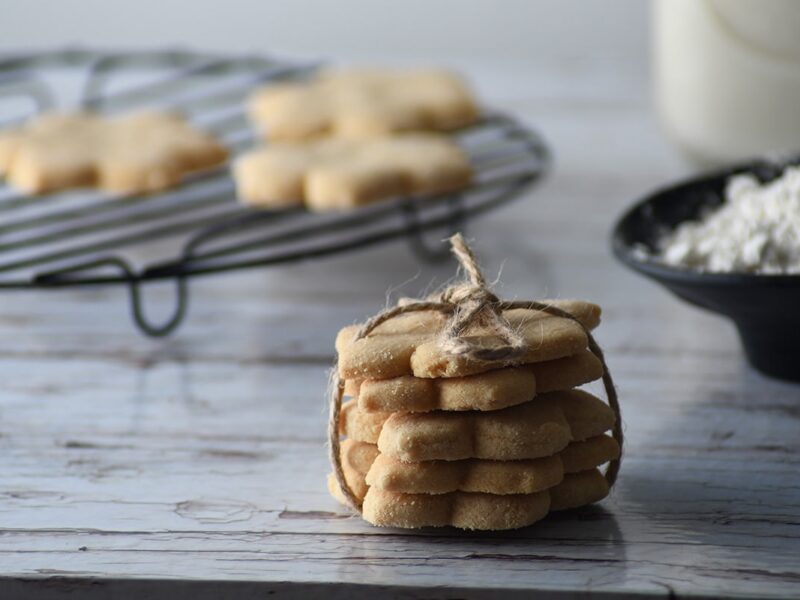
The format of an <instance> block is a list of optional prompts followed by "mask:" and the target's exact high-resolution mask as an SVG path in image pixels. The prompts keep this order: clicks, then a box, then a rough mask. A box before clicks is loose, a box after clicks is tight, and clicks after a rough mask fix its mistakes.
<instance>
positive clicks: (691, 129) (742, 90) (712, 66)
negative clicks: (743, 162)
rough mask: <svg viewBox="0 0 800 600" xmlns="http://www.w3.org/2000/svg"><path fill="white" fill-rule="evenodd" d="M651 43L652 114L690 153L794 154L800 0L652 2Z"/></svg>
mask: <svg viewBox="0 0 800 600" xmlns="http://www.w3.org/2000/svg"><path fill="white" fill-rule="evenodd" d="M653 43H654V47H653V62H654V64H653V66H654V84H655V100H656V105H657V108H658V112H659V114H660V117H661V120H662V123H663V125H664V127H665V129H666V131H667V134H668V135H669V136H670V137H671V138H672V139H673V141H674V142H675V143H676V144H678V146H679V147H681V148H682V149H683V150H684V151H686V152H687V153H688V154H689V155H690V156H692V157H694V158H696V159H698V160H700V161H702V162H704V163H713V164H720V163H726V162H731V161H736V160H740V159H745V158H750V157H752V156H755V155H761V154H771V153H777V154H784V153H791V152H793V151H794V152H798V153H800V0H656V1H655V2H654V8H653Z"/></svg>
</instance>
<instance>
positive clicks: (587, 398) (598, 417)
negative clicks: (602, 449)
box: [541, 390, 616, 442]
mask: <svg viewBox="0 0 800 600" xmlns="http://www.w3.org/2000/svg"><path fill="white" fill-rule="evenodd" d="M541 398H548V399H549V400H550V401H554V402H556V403H557V404H558V407H559V408H560V409H561V410H562V411H563V413H564V416H565V417H566V419H567V422H568V423H569V428H570V431H571V433H572V440H573V441H578V442H579V441H582V440H587V439H589V438H591V437H594V436H596V435H600V434H602V433H603V432H606V431H608V430H609V429H611V428H612V427H613V426H614V422H615V421H616V417H615V416H614V411H613V410H611V407H610V406H609V405H608V404H606V403H605V402H603V401H602V400H600V399H599V398H597V397H596V396H593V395H592V394H590V393H588V392H584V391H583V390H566V391H562V392H550V393H548V394H544V395H542V396H541Z"/></svg>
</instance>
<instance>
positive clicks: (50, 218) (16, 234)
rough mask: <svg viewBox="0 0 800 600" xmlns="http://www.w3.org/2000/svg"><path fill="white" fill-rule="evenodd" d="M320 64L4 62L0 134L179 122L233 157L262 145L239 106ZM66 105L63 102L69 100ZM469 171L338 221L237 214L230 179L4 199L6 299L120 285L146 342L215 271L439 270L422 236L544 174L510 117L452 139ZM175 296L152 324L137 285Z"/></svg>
mask: <svg viewBox="0 0 800 600" xmlns="http://www.w3.org/2000/svg"><path fill="white" fill-rule="evenodd" d="M316 67H317V65H316V64H307V63H294V62H290V61H283V60H273V59H269V58H264V57H259V56H239V57H232V56H220V55H213V54H204V53H197V52H188V51H182V50H179V51H154V52H139V53H131V52H98V51H91V50H83V49H67V50H61V51H53V52H43V53H35V54H27V55H14V56H9V55H5V56H0V129H3V128H6V127H13V126H14V125H17V124H19V123H22V122H24V120H25V119H27V118H29V117H31V116H33V115H35V114H36V113H38V112H41V111H44V110H48V109H52V108H55V107H59V108H64V107H83V108H86V109H91V110H96V111H101V112H104V113H110V114H113V113H122V112H126V111H131V110H136V109H140V108H145V107H146V108H159V109H160V108H163V109H172V110H178V111H180V112H181V113H182V114H184V115H185V116H186V117H187V118H188V119H189V120H190V121H191V122H193V123H195V124H196V125H198V126H200V127H203V128H205V129H206V130H209V131H210V132H212V133H214V134H215V135H217V136H218V137H219V138H220V139H221V140H222V141H223V142H224V143H225V144H226V145H227V146H228V148H229V149H230V150H231V153H232V154H234V155H235V154H236V153H238V152H241V151H242V150H245V149H247V148H249V147H251V146H252V145H254V144H255V143H256V142H257V140H256V135H255V133H254V131H253V129H252V127H251V126H250V125H249V124H248V122H247V119H246V116H245V114H244V103H245V99H246V98H247V96H248V95H249V94H250V92H251V91H252V90H253V89H254V88H255V87H257V86H260V85H267V84H269V83H270V82H276V81H281V80H287V79H293V78H299V77H304V76H307V75H308V74H309V73H310V72H312V71H313V70H314V69H315V68H316ZM70 95H71V98H70ZM456 135H457V138H458V141H459V143H460V144H461V145H462V146H463V147H464V148H465V149H466V151H467V153H468V154H469V156H470V159H471V162H472V165H473V168H474V170H475V174H476V177H475V181H474V183H473V185H472V186H471V187H470V188H468V189H466V190H463V191H461V192H459V193H455V194H446V195H441V196H437V197H434V198H430V197H428V198H413V197H410V198H397V199H393V200H390V201H386V202H380V203H376V204H372V205H369V206H365V207H362V208H358V209H356V210H352V211H348V212H345V213H335V214H334V213H331V214H320V213H309V212H307V211H305V210H302V209H299V208H297V209H280V210H260V209H252V208H248V207H245V206H244V205H242V204H240V203H239V202H238V201H237V200H236V194H235V188H234V184H233V181H232V180H231V178H230V175H229V173H228V170H227V167H223V168H218V169H214V170H211V171H207V172H204V173H202V174H198V175H195V176H192V177H189V178H187V179H186V180H185V182H184V183H183V184H182V185H181V186H180V187H177V188H174V189H171V190H169V191H166V192H162V193H158V194H150V195H131V196H125V197H109V196H108V195H106V194H103V193H100V192H97V191H93V190H81V191H79V192H74V191H73V192H64V193H57V194H49V195H44V196H37V197H35V198H31V197H27V196H25V195H23V194H20V193H19V192H16V191H15V190H13V189H11V188H8V187H3V186H2V185H0V291H2V290H10V289H26V288H38V289H55V288H64V287H67V286H98V285H112V284H118V285H120V284H121V285H126V286H128V289H129V292H130V302H131V313H132V316H133V319H134V321H135V323H136V325H137V326H138V327H139V328H140V329H141V330H142V331H143V332H144V333H146V334H148V335H152V336H159V335H166V334H168V333H170V332H171V331H173V330H174V329H175V328H176V327H177V326H178V325H179V324H180V323H181V322H182V320H183V318H184V317H185V315H186V310H187V303H188V295H189V290H188V285H187V281H188V279H190V278H191V277H196V276H200V275H210V274H212V273H220V272H223V271H231V270H235V269H244V268H251V267H259V266H266V265H275V264H281V263H288V262H292V261H299V260H303V259H311V258H316V257H321V256H325V255H329V254H334V253H338V252H344V251H348V250H356V249H359V248H364V247H367V246H370V245H373V244H378V243H381V242H384V241H388V240H392V239H396V238H399V237H406V238H407V239H408V240H409V243H410V245H411V248H412V250H413V251H414V252H415V253H416V254H417V255H418V256H419V257H420V258H421V259H423V260H435V259H437V258H441V257H442V256H443V255H444V253H446V249H445V248H443V246H444V245H441V244H440V245H437V246H435V247H431V246H429V245H428V244H427V243H426V241H425V238H424V237H423V233H424V232H426V231H427V230H431V229H447V230H452V231H455V230H457V229H459V228H462V227H463V225H464V223H465V222H466V221H467V220H468V219H470V218H472V217H475V216H477V215H480V214H481V213H483V212H486V211H488V210H490V209H492V208H495V207H497V206H498V205H500V204H503V203H505V202H508V201H509V200H511V199H513V198H515V197H518V196H519V195H520V193H521V192H522V191H523V190H525V189H526V188H528V187H529V186H531V185H532V184H533V183H534V182H536V181H537V180H538V179H539V178H540V177H541V176H542V175H543V174H544V172H545V171H546V169H547V166H548V163H549V154H548V151H547V148H546V146H545V145H544V143H543V141H542V139H541V138H540V137H539V136H538V135H537V134H535V133H534V132H533V131H531V130H530V129H528V128H526V127H523V126H522V125H521V124H520V123H519V122H517V121H516V120H514V119H513V118H510V117H508V116H505V115H500V114H488V115H487V116H485V117H484V118H483V119H482V120H481V121H480V122H479V123H477V124H476V125H474V126H472V127H469V128H467V129H464V130H461V131H459V132H457V134H456ZM151 280H173V281H174V282H175V284H176V301H175V308H174V312H173V313H172V314H171V315H170V316H169V317H168V318H167V319H166V320H165V321H164V322H162V323H157V324H156V323H152V322H150V321H149V320H148V319H147V318H146V316H145V314H144V312H143V309H142V291H141V285H142V283H144V282H146V281H151Z"/></svg>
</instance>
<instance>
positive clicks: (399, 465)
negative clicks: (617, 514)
mask: <svg viewBox="0 0 800 600" xmlns="http://www.w3.org/2000/svg"><path fill="white" fill-rule="evenodd" d="M542 302H543V303H546V304H548V305H550V306H553V307H556V308H557V309H561V310H563V311H565V312H567V313H569V314H570V315H572V316H574V317H575V319H574V320H573V319H569V318H566V317H564V316H555V315H553V314H548V313H546V312H543V311H540V310H533V309H527V308H516V309H513V310H506V311H505V312H503V313H502V316H503V317H505V319H506V320H507V322H508V324H509V325H510V327H511V329H512V330H513V331H515V332H517V333H518V334H519V335H520V336H521V338H522V339H523V341H524V343H525V351H524V353H523V354H522V355H521V356H518V357H517V358H515V359H514V360H513V361H506V362H503V361H500V362H493V361H484V360H476V359H474V358H471V357H470V356H468V355H459V354H452V353H449V352H447V351H445V350H443V348H442V345H441V343H440V341H441V332H442V330H443V328H444V327H445V326H446V323H447V319H448V316H447V315H446V314H443V313H441V312H435V311H432V312H428V311H416V312H411V313H406V314H400V315H398V316H395V317H393V318H391V319H388V320H385V321H384V322H382V323H381V324H379V325H378V326H377V327H375V328H374V329H373V330H372V331H371V332H370V333H369V334H368V335H367V336H366V337H363V338H360V339H358V332H359V329H360V326H351V327H345V328H344V329H342V330H341V331H340V332H339V335H338V337H337V340H336V349H337V352H338V355H339V361H338V367H337V368H338V376H339V378H340V380H343V382H344V383H343V384H341V385H343V388H344V389H343V393H344V395H345V396H348V397H349V399H348V400H347V401H346V402H345V403H344V404H343V405H342V410H341V416H340V419H339V432H340V434H341V436H344V439H343V440H342V441H341V448H340V460H341V466H342V472H343V475H344V478H345V481H346V482H347V484H348V487H349V489H350V491H351V492H352V495H353V496H354V497H355V500H356V501H357V502H362V503H363V508H362V514H363V517H364V518H365V519H366V520H367V521H369V522H370V523H373V524H375V525H382V526H391V527H405V528H416V527H425V526H445V525H450V526H454V527H459V528H463V529H483V530H499V529H511V528H517V527H523V526H525V525H529V524H531V523H533V522H535V521H537V520H539V519H541V518H543V517H544V516H546V515H547V514H548V512H549V511H557V510H563V509H568V508H575V507H578V506H583V505H585V504H589V503H592V502H596V501H598V500H600V499H602V498H604V497H605V496H606V495H607V493H608V490H609V485H608V483H607V481H606V479H605V477H604V476H603V474H602V473H601V472H600V471H599V470H598V467H599V466H600V465H602V464H603V463H606V462H608V461H612V460H615V459H617V458H618V457H619V454H620V447H619V444H618V443H617V441H616V440H615V439H614V438H613V437H610V436H608V435H606V432H607V431H609V430H610V429H612V428H613V427H614V425H615V414H614V412H613V411H612V410H611V408H610V407H609V406H608V405H607V404H605V403H604V402H602V401H601V400H600V399H598V398H596V397H595V396H593V395H591V394H589V393H587V392H585V391H582V390H579V389H576V388H577V387H579V386H582V385H583V384H586V383H589V382H591V381H594V380H596V379H599V378H600V377H601V376H602V375H603V364H602V363H601V361H600V360H599V359H598V358H597V357H596V356H595V354H594V353H593V352H591V351H590V350H589V349H588V348H587V345H588V339H587V333H586V332H587V331H588V330H591V329H593V328H595V327H596V326H597V325H598V324H599V322H600V308H599V307H598V306H596V305H594V304H591V303H589V302H582V301H570V300H550V301H542ZM469 342H470V343H471V344H473V345H475V346H478V347H483V348H492V347H493V346H494V345H496V344H498V340H497V339H496V336H495V335H494V333H493V332H491V331H489V330H487V329H486V328H483V327H481V326H480V325H479V326H477V327H475V328H473V329H472V330H471V331H470V332H469ZM329 489H330V491H331V492H332V494H333V495H334V496H335V497H337V498H338V499H340V500H341V501H342V502H345V503H347V499H346V498H345V497H344V496H343V494H342V490H341V488H340V486H339V483H338V480H337V478H336V477H335V476H334V475H331V476H330V477H329Z"/></svg>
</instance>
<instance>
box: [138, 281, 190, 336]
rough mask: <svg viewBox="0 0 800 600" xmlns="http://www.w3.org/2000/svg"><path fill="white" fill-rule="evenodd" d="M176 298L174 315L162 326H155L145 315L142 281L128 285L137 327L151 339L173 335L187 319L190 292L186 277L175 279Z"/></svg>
mask: <svg viewBox="0 0 800 600" xmlns="http://www.w3.org/2000/svg"><path fill="white" fill-rule="evenodd" d="M175 286H176V292H177V293H176V298H175V308H174V310H173V312H172V315H170V317H169V318H168V319H167V320H166V321H165V322H164V323H162V324H160V325H154V324H153V323H151V322H150V321H149V320H148V319H147V316H146V315H145V314H144V302H143V301H142V292H141V281H138V280H133V281H130V282H129V284H128V291H129V293H130V299H131V315H132V316H133V320H134V322H135V323H136V326H137V327H138V328H139V329H140V330H141V331H142V332H143V333H145V334H147V335H149V336H151V337H164V336H166V335H169V334H170V333H172V332H173V331H174V330H175V329H176V328H177V327H178V326H179V325H180V324H181V323H182V322H183V320H184V319H185V318H186V313H187V311H188V308H189V290H188V284H187V281H186V278H185V277H177V278H176V279H175Z"/></svg>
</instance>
